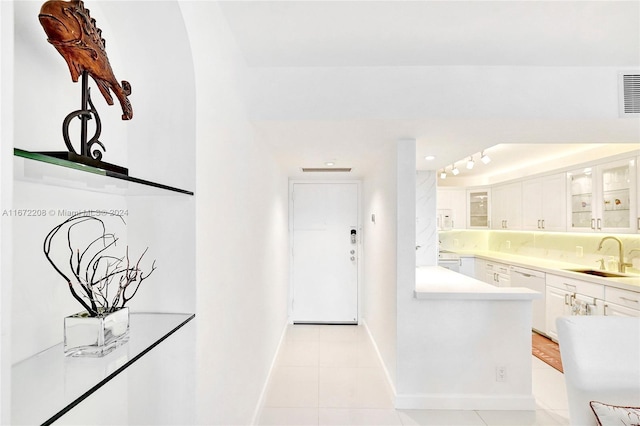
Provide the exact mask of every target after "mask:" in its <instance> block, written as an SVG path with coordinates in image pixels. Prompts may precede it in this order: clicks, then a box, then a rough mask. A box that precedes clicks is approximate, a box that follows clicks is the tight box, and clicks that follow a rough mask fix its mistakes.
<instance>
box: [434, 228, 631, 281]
mask: <svg viewBox="0 0 640 426" xmlns="http://www.w3.org/2000/svg"><path fill="white" fill-rule="evenodd" d="M605 236H607V234H582V233H569V232H566V233H563V232H524V231H521V232H516V231H489V230H453V231H441V232H440V233H439V235H438V237H439V239H440V242H441V243H440V248H441V249H449V250H489V251H495V252H501V253H509V254H515V255H520V256H530V257H538V258H542V259H548V260H558V261H562V262H569V263H575V264H578V265H584V266H586V267H589V268H594V269H598V268H600V259H604V260H605V266H606V267H607V269H608V270H615V268H616V265H617V262H618V244H617V243H616V242H615V241H611V240H608V241H605V242H604V244H603V245H602V250H600V251H598V244H599V243H600V241H601V240H602V238H604V237H605ZM614 236H615V237H617V238H619V239H620V240H621V241H622V243H623V245H624V258H625V262H629V263H632V264H633V270H636V271H638V272H640V252H638V251H635V252H633V253H631V254H629V252H630V250H631V249H634V248H636V249H640V236H639V235H637V234H615V235H614ZM614 264H616V265H614ZM633 270H631V271H630V272H634V271H633Z"/></svg>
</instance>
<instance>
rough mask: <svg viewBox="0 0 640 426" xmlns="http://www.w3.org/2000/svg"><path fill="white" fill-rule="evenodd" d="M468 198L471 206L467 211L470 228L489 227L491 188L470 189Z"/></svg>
mask: <svg viewBox="0 0 640 426" xmlns="http://www.w3.org/2000/svg"><path fill="white" fill-rule="evenodd" d="M467 200H468V201H469V207H468V208H467V212H469V213H468V214H469V216H468V217H467V223H468V224H469V225H468V227H469V228H488V227H489V189H487V188H483V189H469V190H467Z"/></svg>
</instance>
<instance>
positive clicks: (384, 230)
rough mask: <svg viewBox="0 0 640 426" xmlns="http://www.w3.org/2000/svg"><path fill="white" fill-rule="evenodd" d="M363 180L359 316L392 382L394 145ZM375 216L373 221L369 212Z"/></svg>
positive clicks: (393, 342) (394, 239)
mask: <svg viewBox="0 0 640 426" xmlns="http://www.w3.org/2000/svg"><path fill="white" fill-rule="evenodd" d="M380 158H381V159H380V160H379V161H378V164H377V167H375V168H374V170H375V171H374V172H372V173H370V174H369V175H367V176H366V178H365V179H364V181H363V213H362V214H363V216H364V217H363V231H364V232H363V234H364V240H363V243H364V268H363V269H364V272H363V273H364V284H363V286H362V292H363V294H362V302H363V309H362V311H363V312H362V317H363V318H364V321H365V323H366V325H367V327H368V328H369V330H370V332H371V334H372V337H373V339H374V341H375V344H376V346H377V349H378V352H379V353H380V356H381V357H382V361H383V364H384V367H385V370H386V372H387V374H388V376H389V380H390V381H391V383H392V386H395V382H396V339H397V332H396V221H397V214H396V193H397V188H396V146H395V144H390V146H389V147H388V148H387V151H386V152H384V153H383V155H381V156H380ZM372 214H374V215H375V223H373V222H372V220H371V215H372Z"/></svg>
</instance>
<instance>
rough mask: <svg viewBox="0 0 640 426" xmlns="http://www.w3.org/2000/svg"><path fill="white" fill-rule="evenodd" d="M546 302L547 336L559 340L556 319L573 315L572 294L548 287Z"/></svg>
mask: <svg viewBox="0 0 640 426" xmlns="http://www.w3.org/2000/svg"><path fill="white" fill-rule="evenodd" d="M545 296H546V300H545V310H546V327H545V331H546V333H547V335H548V336H549V337H551V338H553V339H555V340H558V330H557V328H556V318H558V317H562V316H565V315H571V304H570V298H571V296H572V293H571V292H569V291H567V290H562V289H559V288H555V287H551V286H549V285H547V291H546V295H545Z"/></svg>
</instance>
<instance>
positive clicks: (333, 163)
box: [324, 161, 336, 167]
mask: <svg viewBox="0 0 640 426" xmlns="http://www.w3.org/2000/svg"><path fill="white" fill-rule="evenodd" d="M324 165H325V166H327V167H331V166H335V165H336V163H335V162H333V161H326V162H325V163H324Z"/></svg>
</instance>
